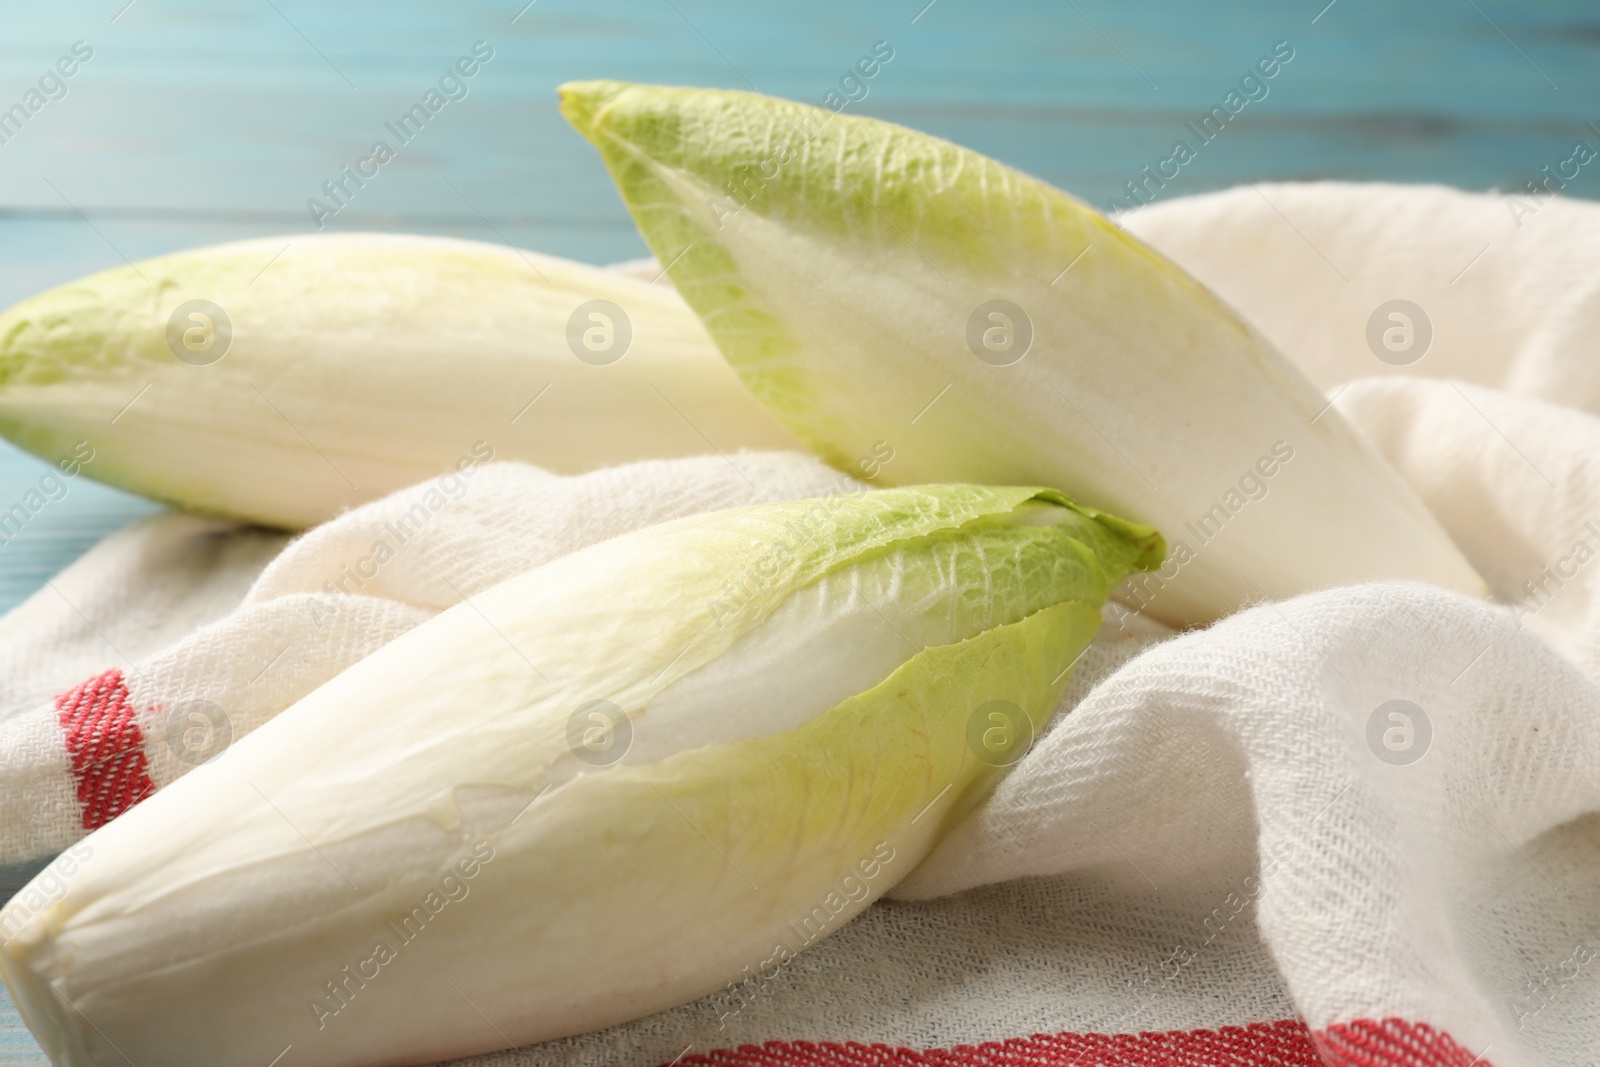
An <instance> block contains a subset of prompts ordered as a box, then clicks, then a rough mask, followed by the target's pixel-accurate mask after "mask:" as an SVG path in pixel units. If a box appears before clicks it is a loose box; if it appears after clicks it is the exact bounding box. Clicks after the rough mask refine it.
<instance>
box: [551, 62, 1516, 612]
mask: <svg viewBox="0 0 1600 1067" xmlns="http://www.w3.org/2000/svg"><path fill="white" fill-rule="evenodd" d="M562 108H563V111H564V112H565V113H566V115H567V117H568V119H570V120H571V121H572V123H573V125H574V126H576V127H577V129H578V130H579V132H581V133H582V134H583V135H584V136H585V137H587V138H588V139H589V140H590V141H592V142H593V143H594V144H595V146H596V147H597V148H598V149H599V151H600V154H601V157H602V158H603V159H604V160H605V162H606V165H607V166H608V167H609V168H610V170H611V173H612V177H613V178H614V179H615V181H616V183H617V186H618V188H619V189H620V190H621V192H622V196H623V199H624V200H625V201H626V202H627V205H628V208H629V210H630V211H631V212H632V213H633V217H634V221H635V222H637V223H638V225H639V228H640V230H641V231H642V232H643V233H644V236H645V238H646V240H647V241H648V242H649V243H650V245H651V247H652V249H653V250H654V251H655V253H656V256H657V258H658V259H659V260H660V261H661V262H662V263H664V264H668V265H669V267H670V270H669V274H670V277H671V278H672V280H673V282H674V284H675V285H676V286H677V288H678V290H679V291H680V292H682V293H683V295H684V297H685V299H687V300H688V302H689V304H690V306H691V307H693V308H694V309H695V310H696V311H697V312H699V313H700V316H701V318H702V319H703V320H704V321H705V323H706V326H707V328H708V329H709V330H710V332H711V335H712V336H713V337H714V338H715V339H716V341H717V344H718V345H719V346H720V347H721V349H722V352H723V354H724V355H725V356H726V357H727V358H728V361H729V362H730V363H732V364H733V366H734V367H735V368H736V369H737V370H738V371H739V373H740V375H741V376H742V377H743V378H744V380H745V382H746V384H748V385H749V386H750V388H751V391H752V392H754V393H755V394H756V396H757V397H758V398H759V399H760V400H761V401H762V402H763V403H765V404H766V405H767V406H768V407H769V408H770V409H771V410H772V411H773V412H774V413H775V414H777V415H778V416H779V417H780V418H782V419H783V420H784V422H785V424H786V425H787V426H788V427H789V428H790V429H791V430H792V431H794V433H795V434H796V435H797V436H798V437H800V438H801V439H802V440H803V441H805V442H806V443H807V444H808V445H809V446H811V448H812V449H813V450H814V451H816V452H817V453H818V454H819V455H821V456H822V457H823V458H824V459H826V460H828V461H829V462H830V463H833V464H835V465H836V466H838V467H840V468H842V469H845V470H849V471H851V472H852V473H854V474H856V475H857V476H859V477H864V478H868V479H871V480H873V481H874V484H879V485H897V484H900V485H903V484H913V483H919V482H943V481H972V482H987V483H991V484H1002V485H1003V484H1035V483H1037V484H1043V485H1051V486H1055V487H1057V488H1060V489H1061V490H1062V491H1064V492H1067V493H1069V494H1071V495H1072V496H1074V497H1075V498H1077V499H1079V500H1083V501H1085V502H1088V503H1092V504H1094V505H1096V506H1097V507H1103V508H1106V509H1108V510H1111V511H1114V512H1116V513H1117V514H1121V515H1127V516H1129V517H1130V518H1134V519H1137V520H1139V521H1141V522H1148V523H1151V524H1153V525H1155V526H1157V527H1158V528H1160V529H1161V530H1162V531H1163V532H1164V533H1165V534H1166V535H1167V537H1168V539H1169V542H1170V547H1171V549H1172V557H1171V559H1170V560H1169V561H1168V562H1167V565H1166V567H1165V568H1163V570H1162V571H1161V572H1160V574H1159V575H1150V576H1146V577H1144V578H1142V579H1140V580H1139V582H1138V583H1137V584H1136V585H1135V586H1134V587H1132V588H1130V589H1129V590H1127V591H1125V592H1124V594H1123V596H1124V598H1125V599H1127V600H1128V601H1130V602H1131V603H1133V604H1134V605H1136V606H1137V607H1140V608H1143V609H1145V610H1148V611H1149V612H1150V613H1151V614H1152V615H1153V616H1155V617H1157V618H1159V619H1161V620H1164V621H1167V622H1171V623H1176V624H1199V623H1205V622H1208V621H1210V620H1212V619H1214V618H1216V617H1218V616H1219V615H1222V614H1224V613H1226V612H1228V611H1231V610H1233V609H1235V608H1237V607H1238V606H1240V605H1241V604H1243V603H1246V602H1248V601H1251V600H1255V599H1260V598H1262V597H1279V596H1288V595H1292V594H1295V593H1299V592H1303V591H1305V590H1308V589H1313V588H1317V587H1320V586H1325V585H1336V584H1345V583H1350V582H1359V581H1366V580H1374V579H1384V578H1409V579H1417V580H1422V581H1430V582H1436V583H1438V584H1440V585H1444V586H1448V587H1450V588H1453V589H1458V590H1461V591H1464V592H1468V593H1471V594H1473V595H1484V593H1485V589H1484V586H1483V583H1482V581H1481V580H1480V579H1479V578H1478V576H1477V575H1476V574H1475V573H1474V572H1473V570H1472V568H1471V567H1470V566H1469V565H1468V564H1467V562H1466V561H1465V560H1464V559H1463V558H1462V556H1461V555H1460V553H1459V552H1458V551H1457V550H1456V548H1455V547H1454V545H1453V544H1452V543H1451V542H1450V539H1449V538H1448V537H1447V536H1446V535H1445V533H1444V532H1443V530H1442V529H1441V528H1440V527H1439V525H1438V524H1437V523H1436V522H1435V521H1434V519H1433V517H1432V516H1431V515H1430V514H1429V513H1428V512H1427V510H1426V508H1424V506H1423V505H1422V504H1421V503H1420V502H1419V501H1418V500H1417V498H1416V497H1415V495H1414V494H1413V493H1412V492H1411V491H1410V489H1409V488H1408V487H1407V486H1406V485H1405V484H1404V483H1403V482H1401V481H1400V479H1399V478H1398V477H1397V476H1396V475H1395V474H1394V472H1393V471H1392V470H1391V469H1390V468H1389V467H1388V466H1387V465H1386V464H1385V463H1384V462H1383V460H1382V459H1381V458H1380V457H1379V456H1378V455H1377V453H1376V452H1375V451H1374V450H1373V449H1372V448H1371V447H1370V446H1369V445H1368V444H1367V443H1366V442H1365V441H1363V440H1361V439H1360V438H1359V437H1358V436H1357V435H1356V433H1355V432H1354V431H1353V430H1352V429H1351V428H1350V427H1349V426H1348V425H1347V424H1346V423H1345V422H1344V420H1343V419H1341V418H1340V416H1339V414H1338V412H1337V411H1334V410H1331V409H1330V408H1329V407H1328V404H1327V401H1326V400H1325V398H1324V397H1323V396H1322V395H1321V394H1320V393H1319V392H1318V391H1317V390H1316V389H1315V388H1314V387H1313V386H1312V385H1310V383H1308V382H1307V381H1306V380H1305V379H1304V378H1303V377H1302V375H1301V374H1300V373H1299V372H1298V371H1296V370H1295V369H1294V368H1293V367H1292V366H1291V365H1290V364H1289V363H1288V362H1287V361H1286V360H1285V359H1284V358H1283V357H1282V356H1281V355H1279V354H1278V353H1277V352H1276V351H1274V350H1273V349H1272V347H1271V346H1270V345H1269V344H1268V343H1267V342H1266V341H1265V340H1264V339H1263V338H1262V337H1261V336H1260V335H1258V334H1257V333H1256V332H1255V331H1254V330H1252V329H1251V328H1250V327H1249V326H1248V325H1247V324H1246V323H1245V322H1243V321H1242V320H1241V319H1240V318H1239V317H1238V316H1237V315H1236V314H1234V313H1233V312H1232V311H1231V310H1230V309H1229V308H1228V307H1226V306H1225V305H1224V304H1222V302H1221V301H1219V300H1218V299H1217V298H1216V297H1215V296H1213V295H1212V294H1211V293H1210V292H1209V291H1207V290H1206V289H1205V288H1204V287H1203V286H1201V285H1200V284H1199V283H1198V282H1196V281H1195V280H1194V279H1192V278H1190V277H1189V276H1188V275H1186V274H1185V273H1184V272H1183V271H1182V270H1181V269H1179V268H1178V267H1176V266H1174V265H1173V264H1172V263H1170V262H1168V261H1167V260H1165V259H1164V258H1162V257H1161V256H1160V255H1159V254H1157V253H1156V252H1155V251H1153V250H1152V249H1150V248H1149V247H1147V246H1145V245H1144V244H1142V243H1141V242H1139V241H1138V240H1137V239H1135V238H1133V237H1132V236H1130V235H1128V234H1126V233H1124V232H1123V231H1121V230H1119V229H1118V228H1117V227H1116V226H1114V225H1113V224H1112V223H1110V222H1109V221H1107V220H1106V219H1105V218H1103V217H1101V216H1100V215H1098V214H1096V213H1095V212H1094V211H1092V210H1091V209H1089V208H1088V207H1087V206H1085V205H1084V204H1082V203H1081V202H1079V201H1077V200H1075V199H1073V198H1072V197H1069V196H1067V195H1066V194H1064V193H1062V192H1060V191H1059V190H1057V189H1054V188H1052V187H1051V186H1049V185H1047V184H1045V183H1043V182H1040V181H1037V180H1036V179H1033V178H1030V177H1028V176H1027V175H1024V174H1020V173H1018V172H1016V171H1014V170H1011V169H1010V168H1008V167H1005V166H1002V165H1001V164H999V163H997V162H995V161H994V160H992V159H988V158H986V157H984V156H982V155H979V154H978V153H976V152H971V151H967V150H966V149H963V148H960V147H958V146H956V145H953V144H950V143H948V142H945V141H941V140H938V139H937V138H934V137H929V136H927V135H925V134H921V133H917V132H916V131H914V130H908V129H904V128H902V127H899V126H894V125H891V124H889V123H885V122H878V121H874V120H872V119H867V118H858V117H853V116H846V115H835V114H833V113H832V112H829V111H824V110H820V109H817V108H811V107H805V106H802V105H799V104H793V103H789V102H787V101H782V100H774V99H771V98H768V97H763V96H757V95H754V94H750V93H740V92H727V91H721V90H701V89H679V88H666V87H659V86H636V85H625V84H621V83H617V82H581V83H574V84H571V85H567V86H564V87H563V88H562ZM1351 343H1352V344H1360V343H1362V342H1361V339H1360V338H1351Z"/></svg>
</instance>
